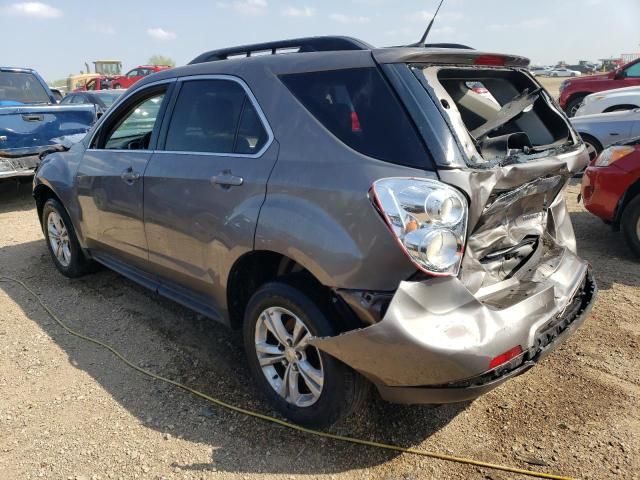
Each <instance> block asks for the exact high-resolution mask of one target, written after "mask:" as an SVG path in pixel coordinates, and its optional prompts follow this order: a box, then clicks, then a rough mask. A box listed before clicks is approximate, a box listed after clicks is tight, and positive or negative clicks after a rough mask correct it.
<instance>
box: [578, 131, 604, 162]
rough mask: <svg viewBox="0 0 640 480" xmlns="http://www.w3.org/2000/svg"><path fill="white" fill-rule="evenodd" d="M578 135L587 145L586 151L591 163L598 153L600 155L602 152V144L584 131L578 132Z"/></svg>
mask: <svg viewBox="0 0 640 480" xmlns="http://www.w3.org/2000/svg"><path fill="white" fill-rule="evenodd" d="M580 137H581V138H582V141H583V142H584V144H585V146H586V147H587V152H588V153H589V163H591V162H592V161H593V160H595V158H596V157H597V156H598V155H600V153H602V150H603V148H602V144H601V143H600V142H599V141H598V140H597V139H596V138H595V137H592V136H591V135H588V134H586V133H584V134H580Z"/></svg>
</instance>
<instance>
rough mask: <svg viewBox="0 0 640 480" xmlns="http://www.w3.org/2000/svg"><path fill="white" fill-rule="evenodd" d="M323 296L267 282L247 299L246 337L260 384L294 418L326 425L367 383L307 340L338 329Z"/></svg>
mask: <svg viewBox="0 0 640 480" xmlns="http://www.w3.org/2000/svg"><path fill="white" fill-rule="evenodd" d="M329 318H330V317H329V316H328V315H327V314H326V313H325V309H324V308H322V306H321V305H320V303H319V302H316V301H314V300H312V299H311V297H309V296H307V295H306V294H305V293H303V292H302V291H301V290H298V289H297V288H295V287H293V286H291V285H288V284H286V283H281V282H271V283H267V284H265V285H263V286H262V287H260V289H258V291H257V292H256V293H255V294H254V295H253V296H252V297H251V299H250V301H249V304H248V305H247V309H246V314H245V319H244V324H243V337H244V345H245V351H246V354H247V359H248V361H249V368H250V370H251V374H252V375H253V378H254V380H255V382H256V385H257V386H258V388H259V390H261V392H262V393H263V394H264V395H265V397H267V399H268V400H269V402H270V403H271V404H272V405H273V406H274V408H275V409H276V410H278V411H279V412H280V413H281V414H282V415H284V416H285V417H287V418H289V419H290V420H292V421H293V422H295V423H298V424H301V425H304V426H307V427H314V428H325V427H328V426H330V425H332V424H333V423H335V422H337V421H338V420H340V419H341V418H343V417H345V416H347V415H348V414H349V413H351V411H353V410H354V409H355V408H356V407H357V406H358V404H359V403H360V402H361V401H362V399H363V398H364V396H365V394H366V389H367V383H366V381H365V380H364V378H362V377H361V376H360V375H359V374H357V373H356V372H354V371H353V370H351V369H350V368H349V367H347V366H346V365H345V364H343V363H342V362H340V361H339V360H337V359H335V358H333V357H332V356H330V355H328V354H327V353H324V352H322V351H321V350H319V349H317V348H316V347H314V346H312V345H309V344H308V343H306V342H307V340H308V338H309V337H311V336H317V337H324V336H332V335H336V334H337V333H339V332H338V331H337V330H336V328H335V326H334V325H332V323H331V322H330V320H329Z"/></svg>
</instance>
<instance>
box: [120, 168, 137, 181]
mask: <svg viewBox="0 0 640 480" xmlns="http://www.w3.org/2000/svg"><path fill="white" fill-rule="evenodd" d="M120 178H121V179H122V180H124V183H126V184H127V185H133V184H134V182H135V181H136V180H138V179H139V178H140V174H139V173H138V172H134V171H133V167H129V168H127V169H126V170H124V171H123V172H122V173H121V174H120Z"/></svg>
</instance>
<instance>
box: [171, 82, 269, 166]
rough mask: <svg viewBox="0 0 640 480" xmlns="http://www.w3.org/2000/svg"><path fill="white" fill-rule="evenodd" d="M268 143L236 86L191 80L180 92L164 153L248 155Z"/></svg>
mask: <svg viewBox="0 0 640 480" xmlns="http://www.w3.org/2000/svg"><path fill="white" fill-rule="evenodd" d="M267 140H268V135H267V132H266V130H265V128H264V125H263V124H262V121H261V120H260V117H259V116H258V114H257V112H256V110H255V108H254V106H253V104H252V102H251V100H250V99H249V97H248V95H247V93H246V92H245V90H244V88H243V87H242V86H241V85H240V84H239V83H238V82H236V81H232V80H224V79H206V80H190V81H186V82H184V83H183V85H182V88H181V89H180V93H179V95H178V99H177V101H176V105H175V108H174V110H173V115H172V117H171V121H170V123H169V128H168V130H167V139H166V142H165V148H164V149H165V150H168V151H174V152H201V153H219V154H247V155H251V154H255V153H258V152H259V151H260V150H261V149H262V147H263V146H264V145H265V143H266V142H267Z"/></svg>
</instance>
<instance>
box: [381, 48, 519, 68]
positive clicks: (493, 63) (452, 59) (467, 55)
mask: <svg viewBox="0 0 640 480" xmlns="http://www.w3.org/2000/svg"><path fill="white" fill-rule="evenodd" d="M372 53H373V57H374V58H375V59H376V61H377V62H378V63H431V64H442V65H477V66H490V67H520V68H525V67H527V66H529V59H528V58H526V57H520V56H517V55H506V54H503V53H487V52H478V51H477V50H472V49H463V48H397V47H394V48H379V49H375V50H373V51H372Z"/></svg>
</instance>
